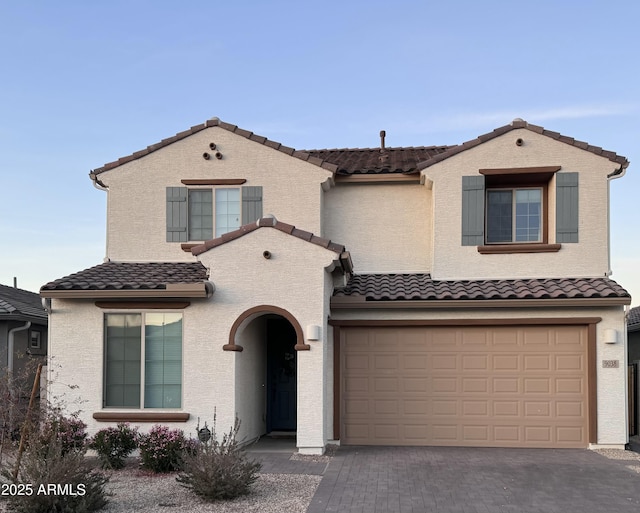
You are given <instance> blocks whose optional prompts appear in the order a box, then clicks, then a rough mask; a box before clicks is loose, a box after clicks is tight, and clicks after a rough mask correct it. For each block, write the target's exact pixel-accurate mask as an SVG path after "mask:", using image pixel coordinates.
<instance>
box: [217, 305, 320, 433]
mask: <svg viewBox="0 0 640 513" xmlns="http://www.w3.org/2000/svg"><path fill="white" fill-rule="evenodd" d="M302 337H303V332H302V328H301V326H300V323H299V322H298V321H297V320H296V319H295V317H293V316H292V315H291V313H289V312H288V311H286V310H284V309H282V308H278V307H275V306H270V305H263V306H260V307H255V308H251V309H249V310H247V311H245V312H244V313H243V314H241V315H240V316H239V317H238V318H237V319H236V321H235V322H234V324H233V326H232V328H231V330H230V334H229V343H228V344H226V345H225V346H224V349H225V350H227V351H236V352H237V356H236V358H235V383H234V385H235V386H234V389H235V404H236V411H237V413H238V417H239V418H240V421H241V431H242V434H243V435H244V436H245V437H246V438H247V439H254V438H257V437H259V436H262V435H264V434H268V433H272V432H287V433H292V434H293V433H295V432H296V429H297V389H298V379H297V378H298V372H297V368H298V365H297V359H298V358H297V353H298V351H300V350H306V349H308V348H309V346H308V345H306V344H304V339H303V338H302Z"/></svg>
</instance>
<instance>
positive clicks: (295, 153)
mask: <svg viewBox="0 0 640 513" xmlns="http://www.w3.org/2000/svg"><path fill="white" fill-rule="evenodd" d="M214 126H217V127H220V128H224V129H225V130H228V131H229V132H232V133H234V134H236V135H239V136H242V137H244V138H246V139H249V140H250V141H254V142H257V143H259V144H263V145H264V146H268V147H269V148H273V149H274V150H278V151H280V152H282V153H285V154H287V155H289V156H291V157H296V158H298V159H300V160H304V161H306V162H309V163H311V164H314V165H316V166H319V167H322V168H324V169H326V170H328V171H331V172H332V173H335V172H336V170H337V167H338V166H336V165H335V164H331V163H329V162H325V161H323V160H321V159H318V158H317V157H313V156H312V155H309V154H308V153H307V152H305V151H301V150H296V149H295V148H290V147H288V146H285V145H283V144H281V143H279V142H277V141H272V140H270V139H267V138H266V137H263V136H261V135H257V134H254V133H253V132H250V131H248V130H244V129H242V128H239V127H238V126H236V125H232V124H231V123H225V122H224V121H221V120H220V119H218V118H211V119H208V120H207V121H205V122H204V123H201V124H199V125H194V126H192V127H191V128H189V129H188V130H184V131H182V132H179V133H177V134H176V135H174V136H172V137H168V138H166V139H163V140H161V141H160V142H157V143H155V144H152V145H150V146H147V147H146V148H145V149H143V150H139V151H136V152H134V153H132V154H131V155H127V156H125V157H121V158H119V159H118V160H115V161H113V162H109V163H107V164H104V165H103V166H102V167H99V168H96V169H94V170H92V171H91V172H90V173H89V175H90V176H91V177H95V176H97V175H99V174H100V173H104V172H105V171H110V170H112V169H114V168H116V167H119V166H121V165H123V164H126V163H127V162H131V161H133V160H137V159H139V158H141V157H144V156H146V155H149V154H150V153H153V152H154V151H157V150H159V149H161V148H164V147H165V146H169V145H170V144H173V143H174V142H177V141H180V140H182V139H185V138H187V137H189V136H191V135H193V134H196V133H198V132H200V131H201V130H204V129H206V128H210V127H214Z"/></svg>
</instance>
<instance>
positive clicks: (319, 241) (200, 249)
mask: <svg viewBox="0 0 640 513" xmlns="http://www.w3.org/2000/svg"><path fill="white" fill-rule="evenodd" d="M262 227H268V228H275V229H276V230H279V231H281V232H283V233H286V234H288V235H293V236H294V237H297V238H299V239H302V240H304V241H307V242H310V243H312V244H315V245H316V246H321V247H323V248H325V249H328V250H330V251H333V252H334V253H337V254H338V255H341V254H342V253H343V252H344V251H345V247H344V246H343V245H342V244H338V243H335V242H332V241H331V240H329V239H325V238H324V237H318V236H316V235H314V234H313V233H311V232H307V231H305V230H300V229H298V228H296V227H295V226H293V225H291V224H287V223H283V222H281V221H278V220H277V219H276V218H275V217H263V218H261V219H258V221H257V222H255V223H250V224H245V225H244V226H241V227H240V228H238V229H237V230H234V231H232V232H229V233H225V234H224V235H222V236H221V237H218V238H216V239H211V240H208V241H206V242H205V243H203V244H199V245H197V246H194V247H193V248H191V253H193V254H194V255H200V254H202V253H204V252H206V251H209V250H210V249H212V248H215V247H218V246H221V245H222V244H226V243H227V242H229V241H232V240H235V239H238V238H240V237H243V236H244V235H246V234H247V233H251V232H252V231H254V230H257V229H258V228H262Z"/></svg>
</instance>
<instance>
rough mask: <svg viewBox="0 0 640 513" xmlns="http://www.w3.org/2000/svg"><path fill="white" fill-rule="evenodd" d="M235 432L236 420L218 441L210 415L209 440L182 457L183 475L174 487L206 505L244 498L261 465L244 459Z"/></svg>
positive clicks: (179, 475)
mask: <svg viewBox="0 0 640 513" xmlns="http://www.w3.org/2000/svg"><path fill="white" fill-rule="evenodd" d="M206 427H207V426H206V424H205V428H206ZM239 429H240V421H239V420H238V419H236V421H235V423H234V426H233V427H232V428H231V429H230V430H229V432H228V433H226V434H224V435H223V436H222V439H220V440H219V439H218V436H217V433H216V417H215V415H214V417H213V432H212V433H211V438H210V439H209V440H208V441H206V442H200V443H199V444H197V445H196V448H195V450H194V451H192V452H191V453H188V454H185V456H184V463H183V471H182V472H181V473H180V474H178V476H177V477H176V480H177V481H178V483H180V485H181V486H184V487H185V488H188V489H190V490H191V491H193V492H194V493H195V494H196V495H198V496H199V497H201V498H202V499H204V500H206V501H209V502H213V501H218V500H227V499H233V498H235V497H239V496H241V495H247V494H248V493H249V492H250V489H251V485H252V484H253V483H254V482H255V481H256V479H258V472H259V471H260V469H261V468H262V463H260V462H258V461H254V460H250V459H249V458H248V457H247V454H246V452H245V451H244V450H243V448H242V447H241V446H240V444H239V442H238V440H237V435H238V430H239Z"/></svg>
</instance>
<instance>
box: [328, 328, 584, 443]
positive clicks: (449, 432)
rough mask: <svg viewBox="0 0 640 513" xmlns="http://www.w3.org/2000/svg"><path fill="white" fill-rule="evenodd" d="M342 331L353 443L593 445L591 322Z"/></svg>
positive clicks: (345, 404) (348, 432) (345, 406)
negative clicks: (589, 401) (585, 324)
mask: <svg viewBox="0 0 640 513" xmlns="http://www.w3.org/2000/svg"><path fill="white" fill-rule="evenodd" d="M342 333H343V335H342V350H341V371H340V372H341V389H342V393H341V397H342V399H341V401H342V403H341V404H342V406H341V417H342V428H341V429H342V432H341V439H342V441H343V443H345V444H365V445H459V446H504V447H586V446H587V445H588V442H587V437H588V430H587V417H588V408H587V397H586V392H587V388H588V387H587V368H586V367H587V365H586V362H587V357H586V347H587V336H586V328H585V327H579V326H542V327H541V326H534V327H523V326H507V327H486V326H481V327H459V328H453V327H436V328H434V327H414V328H409V327H407V328H344V329H343V330H342ZM352 340H353V341H354V342H353V343H352ZM405 342H406V343H405Z"/></svg>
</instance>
